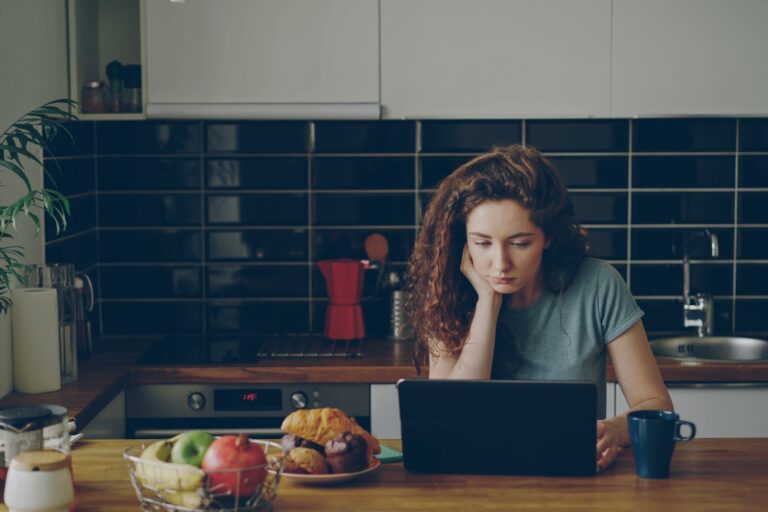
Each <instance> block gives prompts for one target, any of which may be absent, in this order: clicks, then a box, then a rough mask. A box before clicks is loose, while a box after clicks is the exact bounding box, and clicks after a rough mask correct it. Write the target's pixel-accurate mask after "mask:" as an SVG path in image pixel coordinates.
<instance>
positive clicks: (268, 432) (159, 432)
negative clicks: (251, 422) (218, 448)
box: [134, 428, 284, 438]
mask: <svg viewBox="0 0 768 512" xmlns="http://www.w3.org/2000/svg"><path fill="white" fill-rule="evenodd" d="M198 430H200V429H198ZM202 430H205V431H206V432H208V433H209V434H212V435H215V436H216V435H226V434H240V433H243V432H244V433H246V434H253V435H257V436H271V437H281V436H282V435H283V434H284V432H283V431H282V430H280V429H279V428H211V429H202ZM184 431H185V430H184V429H173V428H168V429H163V428H142V429H136V430H135V431H134V437H144V438H155V437H156V438H162V437H167V436H174V435H176V434H180V433H181V432H184Z"/></svg>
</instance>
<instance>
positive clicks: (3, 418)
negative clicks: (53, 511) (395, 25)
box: [0, 405, 71, 495]
mask: <svg viewBox="0 0 768 512" xmlns="http://www.w3.org/2000/svg"><path fill="white" fill-rule="evenodd" d="M69 433H70V428H69V418H68V417H67V409H66V408H65V407H62V406H60V405H26V406H24V405H10V406H4V407H0V495H2V488H3V486H4V484H5V479H6V474H7V472H8V466H10V464H11V460H12V459H13V457H15V456H16V455H18V454H20V453H25V452H28V451H34V450H43V449H53V450H57V451H59V452H62V453H69V451H70V446H71V444H70V442H71V441H70V435H69Z"/></svg>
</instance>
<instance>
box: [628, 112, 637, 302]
mask: <svg viewBox="0 0 768 512" xmlns="http://www.w3.org/2000/svg"><path fill="white" fill-rule="evenodd" d="M627 124H628V129H627V136H628V138H629V140H628V141H627V144H628V146H627V149H628V152H627V287H629V289H630V291H631V290H632V270H631V269H632V266H631V263H632V229H633V226H632V220H633V219H632V171H633V168H632V152H633V150H634V149H635V148H634V144H632V136H633V134H634V128H635V123H634V121H633V120H632V119H629V120H628V121H627Z"/></svg>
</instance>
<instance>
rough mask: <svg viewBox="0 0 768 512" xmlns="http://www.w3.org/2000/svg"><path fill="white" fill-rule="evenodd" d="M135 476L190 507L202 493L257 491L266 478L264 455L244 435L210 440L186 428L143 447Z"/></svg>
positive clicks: (164, 496) (241, 494) (197, 504)
mask: <svg viewBox="0 0 768 512" xmlns="http://www.w3.org/2000/svg"><path fill="white" fill-rule="evenodd" d="M134 474H135V476H136V478H137V479H138V481H139V482H140V483H141V485H142V487H143V488H145V489H147V488H148V489H151V490H152V491H154V492H155V493H157V494H158V495H159V497H160V498H162V499H164V500H165V501H167V502H169V503H171V504H173V505H177V506H181V507H185V508H193V509H194V508H200V507H201V506H202V505H203V504H204V499H205V498H206V494H207V493H208V494H210V495H215V496H232V497H234V498H239V497H247V496H251V495H252V494H254V493H255V492H257V491H258V490H259V489H260V487H261V485H262V483H263V482H264V479H265V478H266V476H267V458H266V455H265V454H264V450H263V449H262V447H261V446H260V445H259V444H258V443H254V442H251V441H250V440H249V439H248V435H247V434H240V435H236V436H235V435H227V436H221V437H219V438H214V437H213V436H212V435H211V434H209V433H208V432H205V431H203V430H190V431H187V432H184V433H182V434H179V435H178V436H176V437H174V438H171V439H167V440H163V441H157V442H154V443H152V444H150V445H149V446H147V447H146V448H145V449H144V450H143V451H142V453H141V456H140V457H139V461H138V462H136V464H135V470H134Z"/></svg>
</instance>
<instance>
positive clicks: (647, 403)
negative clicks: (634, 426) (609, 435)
mask: <svg viewBox="0 0 768 512" xmlns="http://www.w3.org/2000/svg"><path fill="white" fill-rule="evenodd" d="M653 410H657V411H671V410H673V409H672V401H671V400H670V399H668V398H649V399H648V400H644V401H642V402H640V403H638V404H636V405H635V406H634V407H632V408H630V409H628V410H626V411H624V412H623V413H622V414H620V415H618V416H616V417H613V418H610V419H608V420H606V421H610V422H614V423H617V424H618V425H619V426H620V427H621V428H620V429H619V431H620V432H621V446H629V444H630V441H629V428H628V423H627V415H628V414H629V413H630V412H632V411H653Z"/></svg>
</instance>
